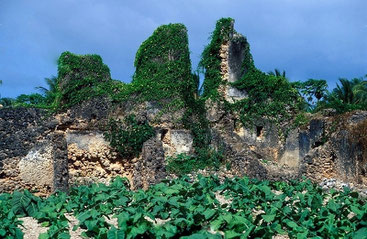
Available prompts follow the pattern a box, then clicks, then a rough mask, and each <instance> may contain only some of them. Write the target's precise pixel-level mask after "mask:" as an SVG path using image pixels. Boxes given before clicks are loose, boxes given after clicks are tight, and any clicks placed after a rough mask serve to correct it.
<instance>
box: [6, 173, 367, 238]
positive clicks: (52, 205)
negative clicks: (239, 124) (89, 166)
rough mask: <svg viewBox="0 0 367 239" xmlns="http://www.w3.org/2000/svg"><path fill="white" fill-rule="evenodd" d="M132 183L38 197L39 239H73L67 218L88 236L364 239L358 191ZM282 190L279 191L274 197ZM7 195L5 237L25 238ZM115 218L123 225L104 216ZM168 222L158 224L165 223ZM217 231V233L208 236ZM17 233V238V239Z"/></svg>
mask: <svg viewBox="0 0 367 239" xmlns="http://www.w3.org/2000/svg"><path fill="white" fill-rule="evenodd" d="M127 186H128V185H127V183H126V180H125V179H121V178H116V179H114V180H113V181H111V183H110V184H109V186H106V185H104V184H92V185H89V186H79V187H75V188H72V189H71V190H70V193H69V195H66V194H65V193H56V194H55V195H51V196H50V197H48V198H38V199H37V201H38V212H37V213H36V214H34V215H33V216H32V217H34V218H35V219H37V220H38V222H40V223H42V225H44V226H47V227H48V231H47V233H45V234H42V235H41V237H40V238H70V235H69V233H68V225H67V219H66V218H65V216H64V214H65V213H69V214H73V215H74V216H75V217H76V218H78V220H79V222H80V223H79V225H77V226H76V227H75V229H77V228H78V227H80V228H82V229H85V230H86V231H85V232H84V233H83V236H85V237H88V238H223V236H221V235H224V237H225V238H272V237H273V236H275V235H288V236H289V238H364V237H365V236H366V230H365V228H366V227H367V204H366V203H365V200H362V199H361V198H359V197H358V193H355V192H351V191H350V190H349V189H348V188H344V191H335V190H331V191H329V192H324V191H322V190H321V188H319V187H318V186H316V185H314V184H312V183H311V182H310V181H307V180H306V181H292V182H290V183H286V182H268V181H258V180H251V179H248V178H246V177H244V178H234V179H225V180H224V181H220V180H219V179H218V178H217V177H214V176H211V177H202V176H199V177H198V178H195V179H194V180H192V179H190V178H188V177H186V176H183V177H181V178H178V179H175V180H171V181H165V182H162V183H159V184H156V185H153V186H151V187H150V188H149V189H148V190H146V191H142V190H137V191H131V190H129V189H128V187H127ZM275 192H276V193H275ZM12 197H13V195H10V194H0V199H1V200H0V208H1V209H2V210H0V220H1V222H2V223H1V225H0V236H2V237H4V235H6V236H7V237H5V238H22V236H23V235H22V232H21V231H20V229H19V228H18V229H17V225H19V224H20V223H21V222H19V220H18V219H17V217H18V216H21V215H15V214H14V211H13V210H11V206H10V204H11V203H10V202H11V200H12ZM106 217H107V218H111V217H112V218H116V219H117V221H118V226H117V227H115V226H112V225H110V224H109V223H108V222H107V221H106V219H105V218H106ZM159 221H160V222H161V223H158V222H159ZM209 232H210V233H209ZM16 235H18V236H16Z"/></svg>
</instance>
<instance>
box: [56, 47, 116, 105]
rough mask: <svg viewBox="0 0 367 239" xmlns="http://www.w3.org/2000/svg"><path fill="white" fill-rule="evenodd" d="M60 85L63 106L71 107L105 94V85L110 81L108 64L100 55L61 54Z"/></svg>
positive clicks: (59, 67) (59, 63) (59, 66)
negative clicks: (104, 62)
mask: <svg viewBox="0 0 367 239" xmlns="http://www.w3.org/2000/svg"><path fill="white" fill-rule="evenodd" d="M57 80H58V84H59V85H58V87H59V90H60V104H61V105H62V106H61V107H62V108H69V107H70V106H72V105H75V104H78V103H80V102H82V101H84V100H87V99H90V98H92V97H95V96H98V95H102V94H105V93H106V92H104V91H103V87H104V86H103V85H104V84H108V83H110V80H111V76H110V70H109V68H108V66H106V65H105V64H103V62H102V58H101V57H100V56H98V55H84V56H82V55H75V54H72V53H70V52H64V53H62V54H61V56H60V58H59V60H58V79H57Z"/></svg>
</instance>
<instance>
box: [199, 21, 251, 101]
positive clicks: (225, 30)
mask: <svg viewBox="0 0 367 239" xmlns="http://www.w3.org/2000/svg"><path fill="white" fill-rule="evenodd" d="M233 24H234V19H232V18H221V19H219V20H218V21H217V23H216V26H215V29H214V31H213V33H212V34H211V37H210V43H209V44H208V45H207V46H206V47H205V49H204V51H203V53H202V56H201V60H200V62H199V69H201V71H203V72H204V73H205V80H204V83H203V88H204V92H203V96H204V97H207V98H208V97H210V98H214V99H218V98H219V97H220V96H219V95H218V91H217V90H218V88H219V86H220V85H221V84H224V83H225V82H223V80H222V77H221V67H220V64H221V57H220V55H219V54H220V48H221V45H222V44H223V43H225V42H227V41H229V40H234V39H231V36H232V35H233V34H234V33H236V32H235V30H234V29H233ZM242 46H244V47H246V49H245V59H244V65H243V69H244V70H245V71H247V70H250V69H252V68H253V67H254V65H253V60H252V56H251V54H250V48H249V44H248V43H247V42H242Z"/></svg>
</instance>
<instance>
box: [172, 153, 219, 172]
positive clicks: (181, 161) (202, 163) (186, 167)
mask: <svg viewBox="0 0 367 239" xmlns="http://www.w3.org/2000/svg"><path fill="white" fill-rule="evenodd" d="M196 151H197V154H196V156H193V155H187V154H184V153H182V154H178V155H176V156H174V157H168V158H167V170H168V171H169V172H171V173H174V174H177V175H183V174H188V173H191V172H193V171H195V170H198V169H204V168H206V167H212V168H215V169H217V168H218V167H219V165H220V162H221V160H222V159H223V155H222V153H221V152H218V151H216V150H213V149H210V148H202V149H199V148H198V149H196Z"/></svg>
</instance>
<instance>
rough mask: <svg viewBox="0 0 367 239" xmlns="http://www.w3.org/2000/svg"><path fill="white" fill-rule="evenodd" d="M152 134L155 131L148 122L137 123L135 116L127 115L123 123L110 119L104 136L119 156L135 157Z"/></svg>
mask: <svg viewBox="0 0 367 239" xmlns="http://www.w3.org/2000/svg"><path fill="white" fill-rule="evenodd" d="M154 134H155V131H154V129H153V128H152V126H150V125H149V124H148V122H146V121H145V122H139V121H137V120H136V118H135V115H129V116H128V117H126V119H125V120H124V121H119V120H114V119H110V122H109V123H108V126H107V131H106V133H105V134H104V136H105V138H106V140H107V141H108V142H109V143H110V145H111V147H113V148H115V149H116V150H117V151H118V152H119V153H120V155H121V156H123V157H137V156H139V154H140V152H141V150H142V148H143V144H144V142H145V141H147V140H148V139H150V138H151V137H153V136H154Z"/></svg>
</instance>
